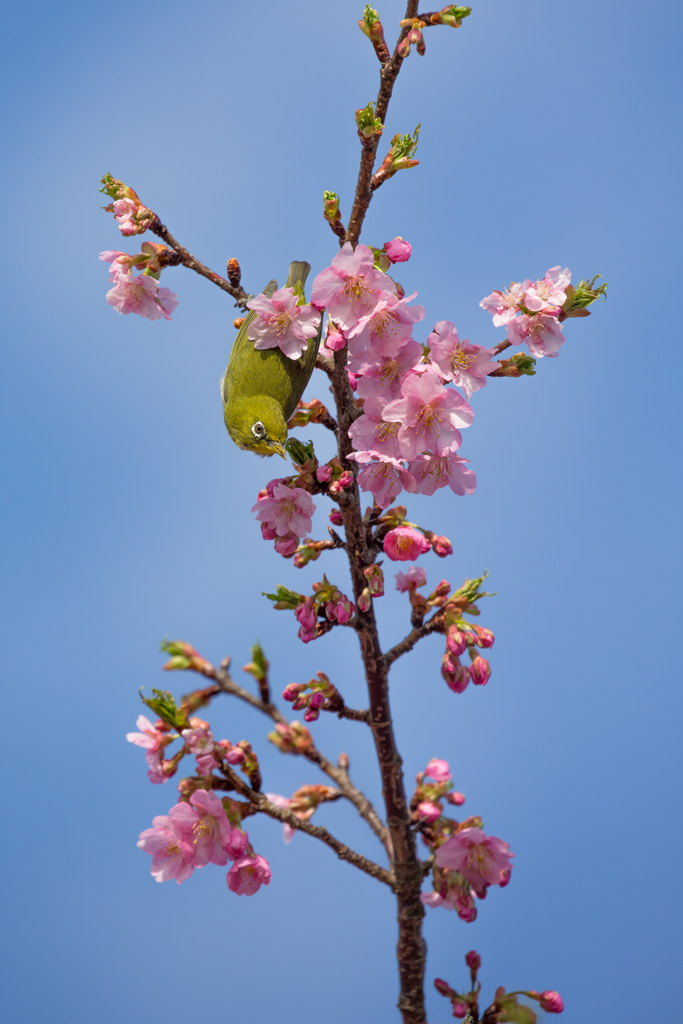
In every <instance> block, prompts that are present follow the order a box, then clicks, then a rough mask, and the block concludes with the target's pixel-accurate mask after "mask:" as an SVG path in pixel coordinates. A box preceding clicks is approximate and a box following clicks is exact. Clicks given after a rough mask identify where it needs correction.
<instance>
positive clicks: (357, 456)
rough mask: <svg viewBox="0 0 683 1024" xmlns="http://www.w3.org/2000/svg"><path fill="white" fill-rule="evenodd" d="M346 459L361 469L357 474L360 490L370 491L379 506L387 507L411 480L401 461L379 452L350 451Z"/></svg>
mask: <svg viewBox="0 0 683 1024" xmlns="http://www.w3.org/2000/svg"><path fill="white" fill-rule="evenodd" d="M347 458H348V459H350V460H353V461H354V462H357V463H359V465H362V466H363V469H362V470H361V471H360V473H359V474H358V485H359V487H360V489H361V491H371V492H372V495H373V497H374V499H375V501H376V502H377V504H378V505H379V507H380V508H388V507H389V505H390V504H391V503H392V501H394V499H395V498H397V497H398V495H399V494H400V493H401V491H402V490H403V488H404V487H407V486H408V484H410V483H412V482H413V478H412V476H411V475H410V473H409V472H408V471H407V470H406V469H405V468H404V466H403V463H402V462H399V461H398V460H397V459H393V458H391V456H389V455H382V454H381V453H380V452H376V451H367V452H351V453H350V454H349V455H348V456H347Z"/></svg>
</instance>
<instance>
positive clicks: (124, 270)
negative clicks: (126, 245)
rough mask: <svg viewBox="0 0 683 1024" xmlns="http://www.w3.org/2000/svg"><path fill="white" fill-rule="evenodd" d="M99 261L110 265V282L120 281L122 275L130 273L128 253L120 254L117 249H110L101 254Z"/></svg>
mask: <svg viewBox="0 0 683 1024" xmlns="http://www.w3.org/2000/svg"><path fill="white" fill-rule="evenodd" d="M98 258H99V259H101V260H104V262H105V263H108V264H109V280H110V281H118V279H119V277H120V276H121V274H129V273H130V264H129V262H128V259H129V256H128V253H127V252H120V251H119V250H117V249H114V250H112V249H108V250H106V251H105V252H101V253H100V255H99V257H98Z"/></svg>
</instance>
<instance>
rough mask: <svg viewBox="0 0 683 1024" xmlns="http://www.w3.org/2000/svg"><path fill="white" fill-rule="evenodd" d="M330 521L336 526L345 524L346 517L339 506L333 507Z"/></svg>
mask: <svg viewBox="0 0 683 1024" xmlns="http://www.w3.org/2000/svg"><path fill="white" fill-rule="evenodd" d="M330 522H331V523H334V525H335V526H343V525H344V518H343V516H342V514H341V512H340V511H339V509H338V508H333V509H332V511H331V512H330Z"/></svg>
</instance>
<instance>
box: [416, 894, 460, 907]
mask: <svg viewBox="0 0 683 1024" xmlns="http://www.w3.org/2000/svg"><path fill="white" fill-rule="evenodd" d="M420 902H421V903H422V904H423V905H424V906H425V907H443V908H444V910H455V904H454V901H453V900H449V899H447V898H446V897H444V896H442V895H441V893H440V892H436V891H435V890H434V889H430V891H429V892H423V893H421V895H420Z"/></svg>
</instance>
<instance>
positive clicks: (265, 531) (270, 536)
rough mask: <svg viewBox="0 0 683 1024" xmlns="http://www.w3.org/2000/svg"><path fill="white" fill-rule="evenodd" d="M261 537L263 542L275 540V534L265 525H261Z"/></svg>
mask: <svg viewBox="0 0 683 1024" xmlns="http://www.w3.org/2000/svg"><path fill="white" fill-rule="evenodd" d="M261 536H262V537H263V539H264V540H275V538H276V537H277V533H276V532H275V530H271V528H270V527H269V526H266V524H265V523H261Z"/></svg>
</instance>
